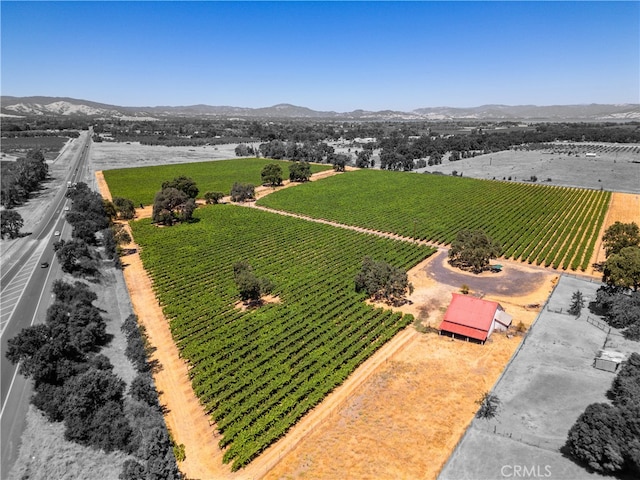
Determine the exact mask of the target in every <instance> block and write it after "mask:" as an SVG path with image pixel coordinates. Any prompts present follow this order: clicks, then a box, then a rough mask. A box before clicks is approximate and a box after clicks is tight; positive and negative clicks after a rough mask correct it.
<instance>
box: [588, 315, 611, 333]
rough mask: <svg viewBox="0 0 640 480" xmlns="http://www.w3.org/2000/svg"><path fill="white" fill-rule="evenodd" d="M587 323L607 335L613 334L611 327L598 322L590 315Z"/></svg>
mask: <svg viewBox="0 0 640 480" xmlns="http://www.w3.org/2000/svg"><path fill="white" fill-rule="evenodd" d="M587 323H590V324H591V325H593V326H594V327H596V328H599V329H600V330H602V331H603V332H605V333H606V334H607V335H609V334H610V333H611V327H610V326H609V325H607V324H606V323H604V322H601V321H600V320H598V319H596V318H592V317H591V316H589V315H587Z"/></svg>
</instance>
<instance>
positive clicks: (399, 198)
mask: <svg viewBox="0 0 640 480" xmlns="http://www.w3.org/2000/svg"><path fill="white" fill-rule="evenodd" d="M610 196H611V194H610V192H603V191H596V190H584V189H576V188H567V187H548V186H542V185H533V184H526V183H512V182H502V181H483V180H475V179H470V178H459V177H449V176H446V177H445V176H440V175H413V174H406V173H404V174H403V173H399V172H386V171H368V170H361V171H357V172H350V173H349V174H346V175H339V176H336V177H333V178H329V179H326V180H324V181H322V182H318V183H314V184H308V185H302V186H300V187H299V188H295V189H288V190H282V191H279V192H275V193H273V194H271V195H269V196H267V197H265V198H264V199H261V200H260V201H259V202H258V204H260V205H264V206H267V207H270V208H274V209H278V210H284V211H288V212H294V213H301V214H304V215H308V216H311V217H314V218H323V219H328V220H333V221H337V222H340V223H344V224H348V225H356V226H360V227H364V228H368V229H373V230H379V231H384V232H393V233H397V234H400V235H403V236H407V237H413V238H418V239H422V240H426V241H429V242H435V243H445V244H448V243H451V242H452V241H453V240H454V239H455V236H456V234H457V232H458V231H459V230H461V229H476V228H478V229H482V230H484V231H485V232H486V233H487V234H488V235H490V236H492V237H493V238H494V239H495V240H497V241H498V242H500V243H501V244H502V246H503V248H504V256H505V257H506V258H513V259H519V260H522V261H527V262H528V263H532V264H533V263H535V264H536V265H544V266H546V267H549V266H552V267H553V268H563V269H565V270H566V269H569V268H570V269H572V270H577V269H581V270H585V269H586V268H587V267H588V265H589V261H590V259H591V257H592V254H593V251H594V249H595V242H596V240H597V235H598V232H599V231H600V226H601V225H602V222H603V220H604V216H605V214H606V211H607V208H608V205H609V200H610ZM353 205H367V208H353Z"/></svg>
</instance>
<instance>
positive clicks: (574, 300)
mask: <svg viewBox="0 0 640 480" xmlns="http://www.w3.org/2000/svg"><path fill="white" fill-rule="evenodd" d="M583 307H584V298H583V296H582V292H581V291H580V290H576V291H575V292H573V295H572V296H571V306H570V307H569V314H570V315H575V316H576V317H579V316H580V313H581V312H582V308H583Z"/></svg>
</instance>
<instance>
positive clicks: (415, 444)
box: [96, 171, 557, 479]
mask: <svg viewBox="0 0 640 480" xmlns="http://www.w3.org/2000/svg"><path fill="white" fill-rule="evenodd" d="M332 174H335V173H334V172H332V171H328V172H322V173H321V174H319V175H317V176H314V177H313V180H315V179H317V178H318V177H325V176H329V175H332ZM96 178H97V181H98V185H99V188H100V191H101V193H102V195H103V196H104V197H105V198H110V194H109V191H108V187H107V185H106V182H105V181H104V177H103V176H102V172H96ZM287 186H288V185H285V186H283V187H279V188H287ZM271 191H273V189H271V188H264V187H259V188H258V189H256V194H257V196H258V197H260V196H263V195H266V194H268V193H270V192H271ZM248 206H253V207H255V208H262V207H256V206H255V204H253V203H251V204H248ZM265 210H266V209H265ZM274 212H275V213H278V214H284V213H283V212H280V211H274ZM136 213H137V218H144V217H149V216H150V215H151V207H146V208H145V209H142V210H137V212H136ZM287 215H291V216H296V217H299V218H304V219H307V220H313V221H320V222H322V223H327V224H331V225H334V226H339V227H343V228H350V229H353V230H357V231H360V232H366V233H372V234H376V235H381V236H386V237H389V238H401V237H399V236H396V235H393V234H387V233H382V232H374V231H370V230H366V229H362V228H358V227H348V226H345V225H341V224H337V223H335V222H327V221H324V220H318V219H311V218H307V217H304V216H300V215H294V214H287ZM404 240H410V241H411V239H404ZM421 243H422V242H421ZM125 248H130V249H135V250H134V251H135V252H136V253H134V254H132V255H128V256H126V257H123V263H124V264H125V265H126V267H125V269H124V274H125V280H126V282H127V286H128V288H129V292H130V296H131V300H132V303H133V306H134V311H135V312H136V314H137V315H138V317H139V319H140V322H141V323H142V324H143V325H145V326H146V328H147V332H148V334H149V337H150V341H151V343H152V344H153V345H154V346H155V347H156V349H157V350H156V351H155V353H154V359H157V360H158V361H159V362H160V363H161V364H162V366H163V368H162V369H161V370H160V371H159V372H157V374H156V376H155V379H156V384H157V386H158V390H159V391H160V392H161V394H160V401H161V403H162V404H163V405H166V406H167V409H168V412H167V414H166V416H165V418H166V422H167V425H168V427H169V429H170V430H171V432H172V434H173V435H174V438H175V440H176V441H177V443H183V444H184V445H185V446H186V457H187V458H186V460H185V461H184V462H181V464H180V469H181V471H182V472H183V473H185V474H186V475H187V477H188V478H194V479H195V478H200V479H213V478H216V479H217V478H230V479H236V478H238V479H239V478H242V479H244V478H261V477H264V476H266V477H267V478H295V477H298V476H305V475H308V476H310V478H338V477H340V478H342V477H344V475H345V472H348V473H349V476H351V477H352V478H381V476H382V477H384V478H396V477H403V478H433V477H435V475H437V472H438V471H439V468H440V466H441V465H442V464H443V463H444V462H445V461H446V459H447V458H448V455H449V453H450V451H451V449H452V448H453V446H454V445H455V442H457V440H458V438H460V436H461V435H462V433H463V432H464V430H465V428H466V426H467V425H468V422H469V421H470V420H471V418H472V417H473V413H474V411H475V408H476V407H477V406H476V405H475V403H474V402H475V400H476V399H477V398H479V396H480V395H481V394H482V393H483V392H484V391H487V390H488V389H489V388H490V387H491V385H492V384H493V382H494V381H495V379H497V377H498V375H499V374H500V373H501V372H502V369H503V368H504V365H505V364H506V362H507V361H508V360H509V358H510V357H511V355H512V354H513V352H514V351H515V349H516V348H517V345H518V344H519V343H520V342H519V339H518V337H516V338H511V339H509V338H507V337H505V336H504V335H496V336H495V339H493V340H491V341H490V342H488V343H487V345H485V346H477V345H473V344H466V343H463V342H453V343H452V342H450V341H449V340H446V339H444V338H443V337H439V336H437V335H421V334H419V333H417V331H416V330H415V329H413V328H411V327H410V328H407V329H406V330H404V331H403V332H401V333H400V334H398V335H397V336H396V337H394V338H393V339H392V340H391V341H390V342H388V343H387V344H386V345H385V346H384V347H383V348H382V349H381V350H379V351H378V352H376V354H374V355H373V356H372V357H371V358H370V359H369V360H368V361H367V362H365V363H364V364H363V365H362V366H361V367H360V368H358V369H357V370H356V371H355V372H354V373H353V374H352V375H351V376H350V377H349V378H348V379H347V380H346V381H345V383H344V384H343V385H342V386H341V387H339V388H338V389H336V390H335V391H334V392H333V393H332V394H331V395H329V396H328V397H327V398H325V400H324V401H323V402H322V403H321V404H320V405H318V406H317V407H316V408H315V409H313V410H312V411H311V412H309V413H308V414H307V415H305V417H304V418H303V419H302V420H301V421H300V422H298V424H296V426H294V427H293V428H292V429H291V430H290V431H289V433H288V434H287V435H286V436H285V437H283V438H282V439H281V440H280V441H278V442H277V443H275V444H274V445H272V446H271V447H270V448H269V449H267V450H266V451H265V452H264V453H263V454H262V455H261V456H260V457H258V458H257V459H255V460H254V461H253V462H252V463H251V464H250V465H249V466H248V467H246V468H245V469H243V470H242V471H241V472H237V473H235V474H234V473H232V472H231V471H230V468H229V466H228V465H224V464H223V463H222V456H223V452H222V451H221V450H220V449H219V448H218V446H217V443H218V441H219V439H220V436H219V434H218V433H217V432H216V430H215V426H213V425H211V424H210V423H209V419H208V417H207V416H206V415H205V414H204V411H203V409H202V407H201V406H200V404H199V401H198V399H197V397H196V396H195V394H194V392H193V390H192V388H191V384H190V381H189V378H188V375H187V364H186V362H184V361H183V360H182V359H181V358H180V357H179V352H178V349H177V347H176V345H175V343H174V342H173V339H172V337H171V332H170V329H169V325H168V322H167V321H166V319H165V318H164V316H163V314H162V310H161V308H160V307H159V305H158V302H157V300H156V299H155V296H154V294H153V290H152V282H151V280H150V278H149V277H148V275H147V273H146V271H145V270H144V267H143V266H142V262H141V260H140V258H139V255H138V253H137V246H136V245H135V244H131V245H129V246H126V247H125ZM436 257H439V260H437V261H438V265H439V267H440V275H442V270H443V269H446V268H447V265H445V264H446V261H442V258H443V257H442V255H434V256H432V257H430V258H429V259H427V260H425V261H424V262H422V263H421V264H420V265H418V266H416V267H415V268H414V269H412V270H411V271H410V272H409V277H410V281H411V282H412V283H413V284H414V287H415V290H414V293H413V294H412V296H411V299H412V300H413V302H412V303H411V304H408V305H406V306H405V307H404V308H403V311H405V312H406V313H412V314H414V316H416V317H417V318H421V319H422V320H423V324H425V325H426V324H429V325H432V326H433V325H436V324H437V322H438V321H439V318H440V317H441V315H442V312H443V310H444V308H445V306H446V304H447V303H448V301H449V299H450V295H451V292H452V291H456V290H457V288H456V287H455V286H454V285H457V286H458V287H459V285H460V284H461V283H460V282H463V281H464V278H465V277H464V275H470V274H463V273H460V274H459V276H457V277H454V279H453V280H452V279H449V280H448V281H450V282H451V283H454V282H458V283H457V284H455V283H454V285H443V284H440V283H439V282H438V280H437V278H436V276H435V275H433V272H434V271H435V270H434V269H433V266H432V265H431V264H432V262H436V260H434V259H435V258H436ZM503 263H505V270H506V274H507V275H508V274H509V271H510V270H512V271H518V272H520V273H522V272H524V274H526V272H525V271H528V272H536V273H539V274H540V275H539V277H536V278H538V280H537V281H536V282H533V283H534V284H533V285H532V287H531V291H530V292H528V293H527V294H525V295H522V294H520V296H511V297H509V296H508V295H506V292H499V289H498V290H496V292H494V293H495V295H492V292H491V291H489V292H488V293H487V292H484V291H483V294H485V293H486V297H487V298H492V299H498V301H500V302H501V303H502V305H503V306H504V307H505V308H506V309H507V311H508V312H509V313H510V314H512V315H513V316H514V318H515V319H516V321H515V322H514V323H517V322H519V321H522V322H523V324H525V325H527V326H528V325H530V324H531V323H532V322H533V320H534V319H535V315H536V314H537V310H536V309H535V308H534V309H531V308H529V307H530V306H531V305H538V304H542V303H544V300H545V299H546V298H547V296H548V294H549V292H550V291H551V288H552V285H553V283H554V282H555V281H556V280H557V272H555V271H551V270H549V269H543V268H540V267H531V266H527V265H525V264H522V263H521V262H510V261H505V262H503ZM452 274H455V272H453V273H452ZM499 275H502V274H499ZM468 278H471V277H468ZM494 278H495V279H496V280H497V282H498V283H500V278H501V277H500V276H496V277H494ZM502 278H503V281H502V283H503V284H504V283H508V282H505V281H504V280H506V279H507V278H509V277H502ZM483 288H484V287H483ZM479 348H484V350H478V349H479ZM427 360H428V362H427ZM456 378H457V379H460V380H456ZM451 404H455V405H457V408H456V412H447V413H446V415H444V416H443V414H442V412H443V411H445V410H446V409H447V405H451ZM354 442H355V443H354ZM381 472H383V473H382V475H380V474H381Z"/></svg>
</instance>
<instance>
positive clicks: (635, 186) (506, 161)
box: [418, 144, 640, 193]
mask: <svg viewBox="0 0 640 480" xmlns="http://www.w3.org/2000/svg"><path fill="white" fill-rule="evenodd" d="M625 145H626V144H625ZM629 145H630V144H629ZM634 162H636V163H634ZM454 170H456V171H457V172H458V174H460V173H461V172H462V174H463V175H464V176H465V177H472V178H483V179H494V178H495V179H496V180H502V179H505V180H507V179H508V178H509V177H511V179H512V180H517V181H526V180H529V179H530V178H531V177H532V176H536V177H537V178H538V181H537V183H539V184H543V185H563V186H573V187H584V188H592V189H598V190H599V189H601V188H602V189H604V190H609V191H616V192H627V193H640V154H639V153H635V152H630V151H624V152H599V153H597V154H596V156H595V157H586V156H585V154H584V153H583V154H581V155H580V156H578V157H576V156H575V155H568V154H567V153H553V151H552V150H549V151H547V150H534V151H523V150H519V151H515V150H507V151H504V152H496V153H489V154H486V155H480V156H477V157H474V158H466V159H462V160H458V161H456V162H449V161H448V160H444V161H443V162H442V165H436V166H433V167H427V168H425V169H420V170H418V171H419V172H423V171H428V172H441V173H444V174H446V175H450V174H451V173H452V172H453V171H454ZM549 178H550V179H551V181H547V179H549Z"/></svg>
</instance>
